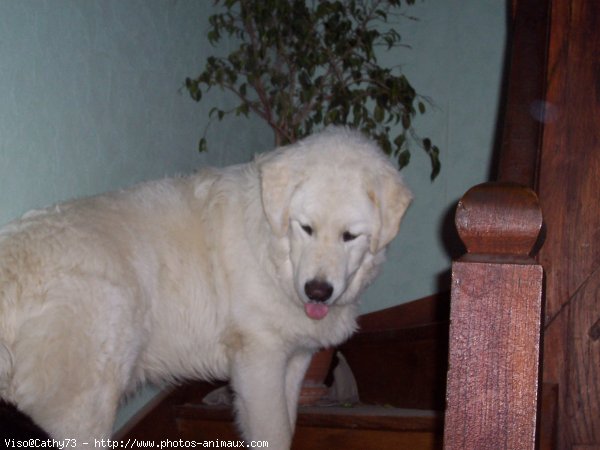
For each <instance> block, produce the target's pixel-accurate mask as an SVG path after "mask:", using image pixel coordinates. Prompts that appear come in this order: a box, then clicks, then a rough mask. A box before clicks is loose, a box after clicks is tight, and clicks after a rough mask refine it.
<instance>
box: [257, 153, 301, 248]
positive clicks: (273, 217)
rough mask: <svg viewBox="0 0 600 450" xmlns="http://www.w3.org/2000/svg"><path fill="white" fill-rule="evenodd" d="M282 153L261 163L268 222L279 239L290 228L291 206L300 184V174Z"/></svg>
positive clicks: (260, 168)
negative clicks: (293, 195)
mask: <svg viewBox="0 0 600 450" xmlns="http://www.w3.org/2000/svg"><path fill="white" fill-rule="evenodd" d="M283 155H284V153H280V154H278V155H276V156H275V157H272V158H269V159H267V160H266V161H264V162H261V163H259V170H260V183H261V196H262V204H263V210H264V211H265V215H266V216H267V221H268V222H269V225H271V229H272V230H273V232H274V233H275V235H276V236H277V237H283V236H285V234H286V233H287V230H288V226H289V205H290V201H291V199H292V194H293V193H294V191H295V189H296V187H297V186H298V184H299V183H300V180H299V177H298V173H297V171H295V170H292V167H291V165H290V163H289V160H288V159H287V158H285V157H283Z"/></svg>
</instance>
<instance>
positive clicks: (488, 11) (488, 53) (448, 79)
mask: <svg viewBox="0 0 600 450" xmlns="http://www.w3.org/2000/svg"><path fill="white" fill-rule="evenodd" d="M407 12H409V13H410V14H412V15H414V16H416V17H418V18H419V20H418V21H410V20H401V21H400V27H399V32H400V34H401V35H402V37H403V41H404V43H406V44H408V45H410V46H411V49H397V50H395V54H394V55H391V54H389V53H386V54H385V55H384V56H382V57H381V59H380V61H382V62H384V61H385V62H386V63H389V64H390V65H394V64H401V65H402V67H403V69H404V72H405V73H406V74H407V76H408V79H409V80H410V81H411V82H412V83H413V85H414V87H415V88H416V90H417V91H418V92H419V93H421V94H423V95H426V96H428V97H430V98H431V99H432V101H433V103H434V107H433V108H431V107H430V108H429V112H428V113H427V114H426V115H425V116H423V117H422V118H420V119H419V120H418V121H417V131H418V132H419V134H421V135H425V136H430V137H431V138H432V139H433V141H434V142H436V143H437V144H438V146H439V147H440V149H441V152H442V153H441V159H442V171H441V174H440V176H439V177H438V178H437V179H436V180H435V181H434V182H433V183H431V182H430V181H429V178H428V174H429V162H428V159H427V156H426V155H425V153H424V152H422V151H421V150H420V149H418V148H416V149H415V151H414V152H413V156H412V159H411V163H410V165H409V166H408V167H407V168H406V169H405V170H404V171H403V173H404V175H405V177H406V180H407V182H408V184H409V185H410V186H411V188H412V189H413V191H414V194H415V200H414V202H413V204H412V205H411V207H410V209H409V211H408V213H407V215H406V218H405V220H404V222H403V224H402V226H401V231H400V235H399V237H398V238H397V239H396V240H395V241H394V242H393V244H392V246H391V248H390V252H389V256H388V263H387V264H386V265H385V266H384V270H383V273H382V275H381V276H380V277H379V278H378V279H377V280H376V281H375V283H374V285H373V286H371V288H369V290H368V291H367V292H366V293H365V295H364V302H363V311H364V312H368V311H374V310H378V309H383V308H386V307H388V306H393V305H395V304H398V303H402V302H406V301H410V300H415V299H418V298H421V297H424V296H426V295H430V294H433V293H435V292H439V291H440V290H444V289H446V290H447V289H449V285H448V283H447V277H446V276H445V274H447V272H448V270H449V268H450V261H451V259H450V256H449V254H448V251H447V249H446V244H445V243H444V238H443V237H442V236H443V233H442V226H443V224H444V223H445V222H447V216H448V214H449V212H450V211H451V210H452V211H453V209H454V206H455V204H456V201H457V200H458V199H459V198H460V197H461V196H462V194H464V193H465V191H466V190H467V189H468V188H469V187H471V186H473V185H475V184H478V183H480V182H483V181H486V180H487V176H488V171H489V165H490V158H491V152H492V147H493V144H494V138H495V131H496V130H495V127H496V121H497V114H498V108H499V101H500V85H501V75H502V68H503V55H504V48H505V43H506V42H505V41H506V2H505V1H501V0H424V1H422V2H421V1H417V3H416V5H414V6H412V7H410V8H408V9H407Z"/></svg>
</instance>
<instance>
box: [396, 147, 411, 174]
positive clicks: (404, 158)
mask: <svg viewBox="0 0 600 450" xmlns="http://www.w3.org/2000/svg"><path fill="white" fill-rule="evenodd" d="M409 162H410V151H408V150H403V151H402V152H400V153H399V154H398V167H399V168H400V169H403V168H405V167H406V166H408V163H409Z"/></svg>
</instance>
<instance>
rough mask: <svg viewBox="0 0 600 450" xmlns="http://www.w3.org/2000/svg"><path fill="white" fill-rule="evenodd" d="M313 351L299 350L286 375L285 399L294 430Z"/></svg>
mask: <svg viewBox="0 0 600 450" xmlns="http://www.w3.org/2000/svg"><path fill="white" fill-rule="evenodd" d="M312 355H313V352H311V351H306V350H303V351H299V352H298V353H295V354H294V355H292V357H291V358H290V360H289V362H288V365H287V371H286V376H285V399H286V403H287V409H288V415H289V418H290V426H291V428H292V432H293V430H294V429H295V427H296V416H297V415H298V398H299V397H300V389H301V388H302V381H303V380H304V374H305V373H306V369H308V366H309V364H310V360H311V358H312Z"/></svg>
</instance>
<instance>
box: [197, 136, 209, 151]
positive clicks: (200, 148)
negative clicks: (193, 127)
mask: <svg viewBox="0 0 600 450" xmlns="http://www.w3.org/2000/svg"><path fill="white" fill-rule="evenodd" d="M207 150H208V147H207V145H206V139H205V138H202V139H200V141H199V142H198V151H199V152H200V153H204V152H205V151H207Z"/></svg>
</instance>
